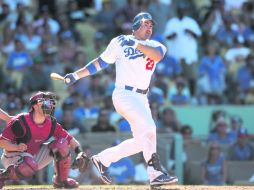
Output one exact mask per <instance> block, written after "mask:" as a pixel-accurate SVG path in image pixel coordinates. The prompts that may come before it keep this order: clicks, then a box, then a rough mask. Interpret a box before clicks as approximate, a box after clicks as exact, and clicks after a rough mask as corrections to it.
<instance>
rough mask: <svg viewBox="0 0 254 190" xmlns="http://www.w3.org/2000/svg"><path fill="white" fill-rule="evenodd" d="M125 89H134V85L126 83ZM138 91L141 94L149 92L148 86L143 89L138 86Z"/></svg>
mask: <svg viewBox="0 0 254 190" xmlns="http://www.w3.org/2000/svg"><path fill="white" fill-rule="evenodd" d="M124 89H125V90H129V91H132V90H133V89H134V87H132V86H128V85H125V86H124ZM136 92H137V93H140V94H146V93H147V92H148V88H147V89H146V90H142V89H139V88H137V89H136Z"/></svg>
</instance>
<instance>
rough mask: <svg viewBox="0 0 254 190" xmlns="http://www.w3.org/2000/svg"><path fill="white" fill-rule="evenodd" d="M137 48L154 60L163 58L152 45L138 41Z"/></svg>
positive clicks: (157, 60)
mask: <svg viewBox="0 0 254 190" xmlns="http://www.w3.org/2000/svg"><path fill="white" fill-rule="evenodd" d="M137 49H138V50H139V51H141V52H142V53H144V54H145V55H147V56H148V57H149V58H151V59H152V60H154V61H156V62H159V61H160V60H161V59H162V58H163V55H162V54H161V52H160V51H159V50H158V49H156V48H154V47H150V46H147V45H143V44H141V43H139V44H138V46H137Z"/></svg>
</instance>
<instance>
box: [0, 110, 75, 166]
mask: <svg viewBox="0 0 254 190" xmlns="http://www.w3.org/2000/svg"><path fill="white" fill-rule="evenodd" d="M32 117H33V116H32V113H31V112H29V113H23V114H19V115H18V116H16V117H14V118H13V119H12V120H11V122H9V124H8V125H7V127H6V128H5V129H4V130H3V132H2V134H1V135H0V139H5V140H9V141H11V142H13V143H25V144H26V145H27V151H26V152H16V151H15V152H9V151H6V150H4V152H3V154H2V157H1V159H2V163H3V166H4V167H5V168H8V166H10V165H12V164H16V163H17V162H19V160H20V159H21V158H22V157H24V156H30V157H34V159H35V161H36V162H37V163H38V169H41V168H43V167H45V166H47V165H48V164H49V163H50V162H51V161H52V160H53V157H52V155H50V149H49V147H48V144H47V143H46V142H47V141H48V139H49V138H50V137H52V136H53V137H54V138H55V139H59V138H65V139H67V140H68V142H70V140H71V139H72V136H70V135H69V134H68V133H67V132H66V131H65V130H64V129H63V128H62V126H61V125H60V124H59V123H57V122H56V119H55V118H53V117H52V116H51V117H50V116H48V117H47V118H46V120H45V121H44V123H42V124H36V123H34V121H33V118H32ZM17 121H19V122H21V123H23V125H22V129H18V127H20V126H16V125H15V124H16V122H17ZM14 128H16V131H17V130H23V131H24V134H23V135H21V136H17V134H16V135H15V134H14V133H15V132H14V130H15V129H14ZM44 143H46V144H44Z"/></svg>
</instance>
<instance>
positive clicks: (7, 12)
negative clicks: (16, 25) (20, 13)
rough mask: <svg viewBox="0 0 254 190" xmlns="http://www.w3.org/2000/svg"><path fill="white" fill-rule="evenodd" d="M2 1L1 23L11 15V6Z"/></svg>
mask: <svg viewBox="0 0 254 190" xmlns="http://www.w3.org/2000/svg"><path fill="white" fill-rule="evenodd" d="M0 3H1V12H0V23H1V22H3V21H5V20H7V19H8V17H9V15H10V7H9V5H8V4H6V3H4V2H3V1H1V2H0Z"/></svg>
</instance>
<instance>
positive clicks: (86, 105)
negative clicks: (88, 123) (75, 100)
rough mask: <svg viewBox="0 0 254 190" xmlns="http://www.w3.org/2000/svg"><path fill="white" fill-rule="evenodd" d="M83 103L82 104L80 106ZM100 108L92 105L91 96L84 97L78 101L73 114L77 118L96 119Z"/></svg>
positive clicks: (92, 99)
mask: <svg viewBox="0 0 254 190" xmlns="http://www.w3.org/2000/svg"><path fill="white" fill-rule="evenodd" d="M82 103H83V104H82ZM99 110H100V108H99V107H98V106H97V105H94V98H93V97H92V96H91V95H87V96H85V98H82V100H81V99H80V105H78V106H77V107H76V108H75V111H74V114H75V116H77V117H78V118H83V119H84V120H85V119H89V118H94V119H97V118H98V115H99Z"/></svg>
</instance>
